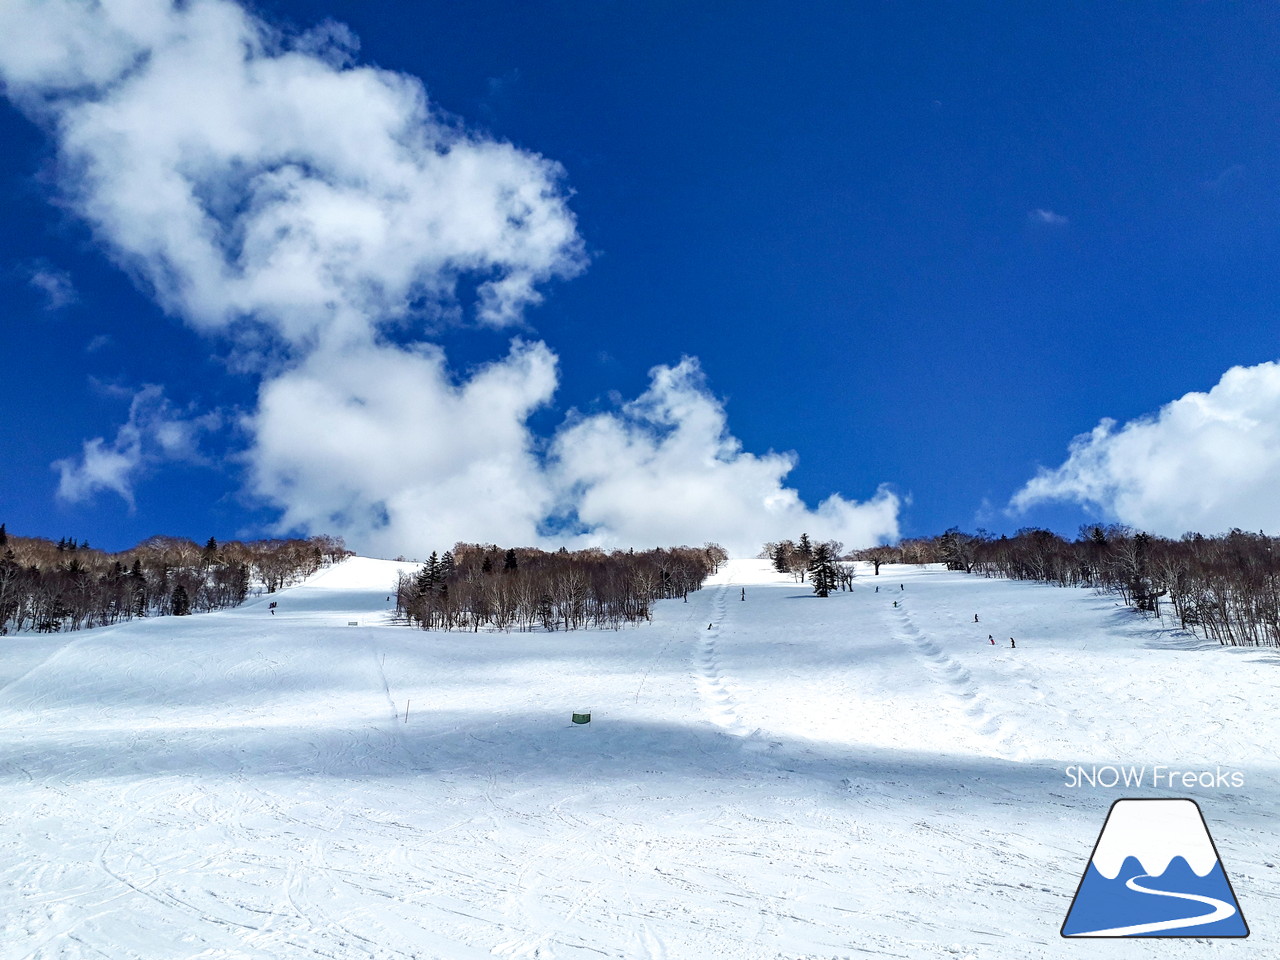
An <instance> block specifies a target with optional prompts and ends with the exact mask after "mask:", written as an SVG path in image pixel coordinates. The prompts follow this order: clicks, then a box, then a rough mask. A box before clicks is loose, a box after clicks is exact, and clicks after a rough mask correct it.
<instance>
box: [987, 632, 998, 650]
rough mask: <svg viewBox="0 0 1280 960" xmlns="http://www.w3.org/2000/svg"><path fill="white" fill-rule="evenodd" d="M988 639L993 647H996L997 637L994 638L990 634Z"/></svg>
mask: <svg viewBox="0 0 1280 960" xmlns="http://www.w3.org/2000/svg"><path fill="white" fill-rule="evenodd" d="M987 639H988V640H989V641H991V645H992V646H993V647H994V646H995V645H996V638H995V637H993V636H992V635H991V634H989V633H988V634H987Z"/></svg>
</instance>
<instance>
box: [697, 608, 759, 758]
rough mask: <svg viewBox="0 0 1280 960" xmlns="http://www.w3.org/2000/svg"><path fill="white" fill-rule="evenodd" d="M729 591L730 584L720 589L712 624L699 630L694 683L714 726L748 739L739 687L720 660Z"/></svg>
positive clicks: (748, 730)
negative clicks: (739, 703) (739, 702)
mask: <svg viewBox="0 0 1280 960" xmlns="http://www.w3.org/2000/svg"><path fill="white" fill-rule="evenodd" d="M729 587H730V584H728V583H724V584H721V585H720V588H719V589H718V590H717V591H716V595H715V599H714V600H713V601H712V612H711V622H710V624H709V625H708V626H707V627H705V628H702V629H701V630H700V633H701V642H700V643H699V645H698V652H697V654H696V656H695V673H694V682H695V683H696V684H697V687H698V694H699V696H700V697H701V698H702V702H703V706H704V709H705V712H706V714H707V717H708V718H709V719H710V720H711V722H712V723H714V724H715V725H716V726H718V727H720V728H721V729H722V730H724V731H725V732H726V733H730V734H732V735H733V736H735V737H745V736H747V735H749V734H750V733H751V730H750V728H748V727H747V725H746V723H745V722H743V720H742V717H741V715H740V714H739V712H738V698H737V696H736V692H735V691H736V686H735V684H734V683H733V681H732V680H731V679H729V678H728V677H727V676H726V675H725V671H724V667H723V664H722V663H721V658H720V646H719V645H720V628H721V625H722V624H723V623H724V617H725V610H726V607H727V606H728V604H727V600H728V596H729Z"/></svg>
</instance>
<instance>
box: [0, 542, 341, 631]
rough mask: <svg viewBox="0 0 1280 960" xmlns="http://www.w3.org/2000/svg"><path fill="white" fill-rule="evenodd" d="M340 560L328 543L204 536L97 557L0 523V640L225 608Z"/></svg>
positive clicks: (83, 547)
mask: <svg viewBox="0 0 1280 960" xmlns="http://www.w3.org/2000/svg"><path fill="white" fill-rule="evenodd" d="M346 556H348V551H347V550H346V548H345V545H344V544H343V542H342V540H341V539H337V538H332V537H311V538H309V539H306V540H300V539H289V540H259V541H253V542H242V541H238V540H235V541H231V542H229V543H222V544H220V543H218V541H217V540H216V539H214V538H213V537H210V538H209V540H208V541H207V542H206V543H205V544H204V546H203V547H202V546H200V545H199V544H197V543H196V542H195V541H193V540H188V539H185V538H182V537H151V538H150V539H148V540H144V541H143V542H142V543H140V544H138V545H137V546H136V547H133V548H132V549H129V550H124V551H122V552H119V553H107V552H105V551H102V550H95V549H93V548H91V547H90V546H89V544H88V543H87V542H86V541H80V542H77V541H76V540H75V539H69V538H63V539H61V540H59V541H57V542H56V543H55V542H54V541H52V540H47V539H43V538H38V537H19V536H13V535H10V534H9V533H8V531H7V530H6V529H5V525H4V524H0V635H3V634H8V633H13V632H17V631H20V630H36V631H38V632H41V633H55V632H58V631H62V630H79V629H82V628H87V627H99V626H105V625H107V624H112V623H119V622H120V621H122V620H132V619H134V618H135V617H160V616H185V615H187V614H191V613H206V612H208V611H211V610H217V609H221V608H225V607H234V606H236V605H238V604H240V603H243V602H244V600H245V598H246V597H247V596H248V595H249V592H250V591H251V590H252V589H262V590H265V591H267V592H268V593H274V592H275V591H276V590H279V589H280V588H282V587H284V586H287V585H288V584H291V583H294V582H297V581H298V580H301V579H303V578H304V577H307V576H309V575H310V574H312V573H314V572H315V571H316V570H318V569H319V568H320V567H321V566H322V565H324V564H326V563H333V562H336V561H337V560H340V559H342V558H344V557H346Z"/></svg>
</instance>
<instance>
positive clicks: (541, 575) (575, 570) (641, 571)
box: [396, 543, 729, 631]
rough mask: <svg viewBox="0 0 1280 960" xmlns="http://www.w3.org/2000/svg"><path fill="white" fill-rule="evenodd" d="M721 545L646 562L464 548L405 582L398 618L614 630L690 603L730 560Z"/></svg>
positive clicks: (659, 554) (657, 552) (449, 625)
mask: <svg viewBox="0 0 1280 960" xmlns="http://www.w3.org/2000/svg"><path fill="white" fill-rule="evenodd" d="M728 556H729V555H728V553H726V552H725V549H724V548H723V547H721V546H720V545H719V544H716V543H708V544H705V545H703V546H701V547H671V548H668V549H653V550H646V551H643V552H636V551H635V550H628V551H622V550H614V551H612V552H606V551H604V550H602V549H599V548H590V549H586V550H575V551H569V550H567V549H565V548H563V547H562V548H561V549H560V550H558V551H555V552H547V551H543V550H537V549H534V548H531V547H513V548H508V549H505V550H504V549H502V548H500V547H498V546H497V545H496V544H487V545H486V544H478V543H459V544H456V545H455V546H454V548H453V549H452V550H447V551H445V553H444V554H443V555H438V554H436V553H434V552H433V553H432V554H431V556H430V558H429V559H428V560H427V562H426V564H425V565H423V567H422V568H421V569H419V570H418V571H417V572H416V573H413V574H401V576H400V580H399V583H398V585H397V588H396V610H397V613H398V615H399V616H401V617H403V618H404V619H405V620H406V621H407V622H408V623H410V624H412V625H414V626H417V627H421V628H422V629H424V630H455V629H457V630H471V631H479V630H480V629H481V628H484V629H492V630H504V631H510V630H526V631H527V630H533V629H535V628H537V627H541V628H542V629H544V630H549V631H550V630H561V629H563V630H574V629H578V628H581V627H608V628H612V629H618V628H619V627H620V626H621V625H622V624H624V623H636V622H639V621H648V620H650V619H651V618H652V609H653V603H654V601H656V600H664V599H673V598H680V597H684V598H687V596H688V593H689V591H691V590H697V589H699V588H700V587H701V586H702V584H703V583H704V582H705V580H706V578H707V577H708V576H710V575H711V574H713V573H715V572H717V571H718V570H719V569H720V565H721V564H722V563H724V562H725V561H726V560H727V559H728Z"/></svg>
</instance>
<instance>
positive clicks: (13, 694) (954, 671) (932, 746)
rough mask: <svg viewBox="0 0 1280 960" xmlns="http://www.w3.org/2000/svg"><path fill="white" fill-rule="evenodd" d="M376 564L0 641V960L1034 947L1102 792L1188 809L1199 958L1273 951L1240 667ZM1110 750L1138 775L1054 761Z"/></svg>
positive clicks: (1087, 605)
mask: <svg viewBox="0 0 1280 960" xmlns="http://www.w3.org/2000/svg"><path fill="white" fill-rule="evenodd" d="M410 566H411V565H406V564H396V563H392V562H389V561H379V560H369V559H358V558H357V559H352V560H349V561H347V562H345V563H343V564H340V565H339V566H337V567H334V568H332V569H328V570H325V571H323V572H321V573H320V574H318V575H316V576H315V577H313V578H311V579H310V580H309V581H308V582H306V583H305V584H303V585H300V586H297V587H294V588H291V589H289V590H285V591H283V592H281V593H279V594H276V595H274V596H272V597H262V598H260V599H257V600H254V601H251V602H250V603H248V604H246V605H245V606H244V607H241V608H238V609H236V610H230V611H223V612H219V613H214V614H207V615H202V616H193V617H186V618H163V619H157V620H152V621H141V622H134V623H130V624H123V625H119V626H115V627H108V628H102V629H98V630H93V631H87V632H83V633H77V634H68V635H64V636H56V637H53V638H46V637H39V638H37V637H29V636H21V637H10V638H0V797H2V798H3V803H0V960H44V958H55V957H57V958H81V957H84V958H88V957H103V956H106V957H111V958H133V957H140V958H148V960H150V958H194V957H199V958H233V957H234V958H244V957H263V958H295V957H297V958H301V957H329V958H337V960H348V958H405V957H414V958H435V957H438V958H446V960H469V958H489V957H494V956H497V957H514V958H521V957H540V958H564V960H568V958H588V957H589V958H599V957H615V958H671V960H697V958H727V957H732V958H735V960H737V958H741V960H752V958H770V960H773V958H781V957H785V958H794V960H818V958H822V960H830V958H837V957H838V958H844V957H862V956H868V955H871V956H880V955H883V956H890V957H911V958H916V957H956V958H964V957H974V958H983V960H987V958H1037V957H1059V956H1064V955H1066V954H1067V953H1068V951H1069V950H1071V949H1073V947H1071V946H1069V945H1067V943H1066V941H1064V940H1062V939H1061V938H1060V937H1059V934H1058V930H1059V928H1060V926H1061V924H1062V921H1063V918H1064V917H1065V916H1066V913H1067V909H1068V907H1069V905H1070V902H1071V898H1072V896H1073V894H1074V892H1075V890H1076V887H1077V885H1078V883H1079V881H1080V878H1081V875H1082V874H1083V872H1084V869H1085V866H1086V864H1087V862H1088V859H1089V856H1090V853H1091V851H1092V847H1093V844H1094V841H1095V840H1096V838H1097V836H1098V833H1099V831H1100V829H1101V827H1102V824H1103V822H1104V820H1105V819H1106V815H1107V811H1108V808H1109V807H1110V806H1111V803H1112V802H1113V801H1114V800H1115V799H1118V798H1119V797H1121V796H1145V797H1180V796H1181V797H1192V798H1194V799H1196V800H1197V801H1198V802H1199V804H1200V806H1201V809H1202V811H1203V813H1204V816H1205V819H1206V821H1207V823H1208V826H1209V829H1210V831H1211V832H1212V834H1213V838H1214V840H1215V842H1216V844H1217V848H1218V851H1219V853H1220V854H1221V856H1222V862H1223V866H1224V868H1225V870H1226V872H1227V874H1228V876H1229V877H1230V879H1231V881H1232V884H1233V886H1234V889H1235V891H1236V894H1237V896H1238V897H1239V900H1240V904H1241V908H1242V909H1243V911H1244V912H1245V914H1246V915H1248V917H1249V922H1250V927H1251V929H1252V935H1251V937H1250V940H1249V942H1247V943H1245V944H1244V945H1241V942H1240V941H1215V943H1214V944H1213V948H1214V949H1215V950H1217V951H1219V952H1229V951H1232V950H1238V949H1244V950H1248V951H1250V955H1251V956H1280V951H1278V950H1277V949H1276V948H1275V947H1274V946H1272V945H1271V944H1272V943H1274V942H1275V940H1276V930H1275V929H1274V927H1273V923H1274V921H1273V919H1272V914H1270V910H1271V904H1273V903H1274V902H1275V901H1276V899H1277V898H1278V897H1280V881H1278V879H1277V875H1276V874H1277V870H1276V867H1275V861H1274V860H1273V859H1272V858H1273V857H1274V856H1275V853H1274V851H1275V850H1276V846H1277V844H1276V840H1277V830H1278V828H1280V819H1278V817H1280V806H1278V803H1277V802H1278V801H1280V779H1278V774H1280V756H1278V753H1277V751H1278V749H1280V748H1278V747H1277V738H1276V737H1275V736H1274V723H1275V721H1274V719H1273V718H1274V717H1275V716H1277V707H1280V695H1278V694H1277V684H1276V677H1277V673H1276V666H1277V656H1276V654H1275V652H1274V651H1266V650H1228V649H1222V648H1219V647H1217V646H1216V645H1213V644H1207V643H1205V642H1203V641H1200V640H1198V639H1195V638H1192V637H1189V636H1187V635H1184V634H1178V633H1174V632H1172V631H1168V630H1164V629H1162V628H1161V627H1160V626H1159V624H1158V623H1155V622H1153V621H1150V620H1146V619H1143V618H1142V617H1140V616H1138V615H1136V614H1134V613H1133V612H1132V611H1130V610H1127V609H1124V608H1122V607H1119V606H1117V605H1116V604H1115V603H1114V601H1113V600H1112V599H1110V598H1108V597H1105V596H1098V595H1095V594H1093V593H1091V592H1089V591H1084V590H1069V589H1059V588H1055V587H1050V586H1045V585H1038V584H1028V583H1013V582H1007V581H1001V580H988V579H983V578H978V577H967V576H965V575H963V574H956V573H948V572H946V571H942V570H937V569H931V568H926V569H918V568H914V567H883V568H882V572H881V575H880V576H878V577H876V576H872V575H871V571H870V568H869V567H868V568H867V569H866V570H864V571H862V572H861V573H860V575H859V578H858V579H857V581H856V585H855V588H854V591H853V593H851V594H848V593H837V594H834V595H833V596H832V597H830V598H828V599H818V598H816V597H814V596H812V594H811V593H810V591H809V589H808V587H807V586H802V585H800V584H796V583H794V582H793V581H792V580H791V579H790V578H789V577H785V576H781V575H778V574H775V573H773V572H772V571H771V570H769V569H768V566H767V564H765V563H762V562H760V561H753V560H743V561H733V562H731V563H729V564H728V565H727V566H726V567H725V568H724V569H723V570H722V571H721V573H720V574H719V575H718V576H717V577H715V578H714V579H713V581H712V582H711V583H710V584H709V585H708V586H707V587H706V588H704V589H703V590H701V591H698V592H697V593H694V594H691V595H690V596H689V599H688V602H687V603H682V602H680V601H678V600H676V601H663V602H662V603H660V604H658V606H657V608H656V612H655V616H654V621H653V623H651V624H645V625H641V626H638V627H630V628H625V629H622V630H619V631H616V632H615V631H581V632H575V633H554V634H547V633H541V632H539V633H511V634H486V633H480V634H472V633H449V634H446V633H424V632H422V631H417V630H410V629H407V628H405V627H401V626H396V625H393V624H392V623H391V622H390V608H391V607H392V606H393V604H392V603H390V602H388V600H387V597H389V596H391V595H393V589H394V583H395V580H396V574H397V571H398V570H400V569H407V568H409V567H410ZM876 586H879V588H880V589H879V592H876V590H875V587H876ZM744 587H745V589H746V600H745V601H743V600H741V599H739V598H740V595H741V594H740V591H741V590H742V588H744ZM270 600H276V601H278V603H279V607H278V609H277V611H276V613H275V614H274V615H273V614H271V613H270V611H269V608H268V606H267V604H268V602H269V601H270ZM894 601H897V602H898V606H897V607H895V606H893V603H894ZM975 614H978V615H979V622H978V623H974V615H975ZM351 621H357V622H358V624H359V625H358V626H349V625H348V624H349V623H350V622H351ZM709 624H710V625H711V629H708V625H709ZM988 634H991V635H992V636H993V637H994V638H995V639H996V641H997V643H996V644H995V645H992V644H989V643H988V641H987V637H988ZM1010 637H1014V638H1016V640H1017V648H1016V649H1010V647H1009V638H1010ZM406 709H407V722H406ZM581 711H589V712H590V713H591V722H590V723H589V724H586V725H575V724H573V723H572V722H571V715H572V713H574V712H581ZM1107 765H1110V766H1116V767H1119V766H1128V765H1134V766H1136V767H1142V768H1143V770H1144V777H1145V780H1144V784H1143V786H1141V787H1128V788H1125V787H1123V786H1121V787H1117V788H1114V789H1107V788H1104V787H1102V786H1090V785H1089V784H1088V783H1083V784H1082V783H1081V782H1080V781H1079V780H1078V779H1076V780H1074V781H1073V779H1072V777H1071V776H1070V775H1069V768H1070V767H1072V766H1083V767H1085V768H1090V769H1091V768H1094V767H1101V766H1107ZM1157 765H1159V766H1161V767H1162V768H1164V770H1165V772H1166V774H1167V773H1168V772H1170V771H1179V772H1183V771H1192V772H1196V773H1198V772H1200V771H1209V772H1213V771H1230V772H1236V773H1240V774H1241V775H1242V778H1243V784H1242V785H1241V786H1233V785H1227V786H1222V785H1220V781H1215V780H1214V778H1213V777H1210V778H1209V782H1210V785H1208V786H1206V785H1203V783H1202V782H1201V781H1199V780H1197V781H1196V784H1195V785H1194V786H1192V787H1190V788H1187V787H1184V786H1183V782H1182V781H1181V780H1178V781H1177V786H1176V787H1171V786H1170V782H1171V781H1169V780H1168V779H1166V780H1165V781H1162V782H1160V783H1159V784H1158V785H1157V786H1152V784H1151V777H1152V773H1153V771H1154V768H1155V767H1156V766H1157ZM1074 949H1080V948H1079V947H1074ZM1118 949H1121V950H1122V951H1123V952H1122V953H1121V954H1120V955H1122V956H1125V957H1147V956H1151V957H1155V956H1174V957H1177V956H1190V955H1192V954H1193V953H1195V954H1196V955H1199V953H1200V952H1203V951H1204V950H1205V944H1204V943H1203V942H1197V941H1194V940H1177V939H1174V940H1163V941H1158V942H1154V941H1133V942H1128V943H1126V944H1124V945H1123V947H1122V948H1118Z"/></svg>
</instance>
